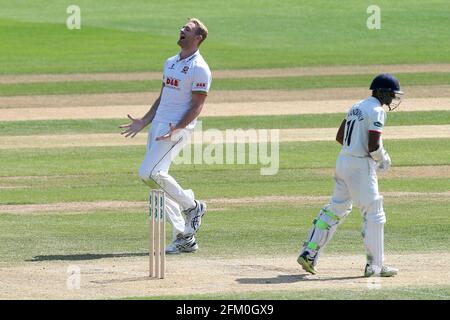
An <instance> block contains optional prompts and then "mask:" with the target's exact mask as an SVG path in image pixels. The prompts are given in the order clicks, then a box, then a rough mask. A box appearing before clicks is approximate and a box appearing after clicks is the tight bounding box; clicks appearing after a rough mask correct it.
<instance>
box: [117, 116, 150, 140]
mask: <svg viewBox="0 0 450 320" xmlns="http://www.w3.org/2000/svg"><path fill="white" fill-rule="evenodd" d="M127 117H128V119H130V120H131V123H129V124H122V125H120V126H119V128H126V129H125V130H123V131H122V132H121V133H120V134H121V135H125V138H128V137H131V138H133V137H134V136H135V135H137V134H138V133H139V131H141V130H142V129H144V127H145V123H144V121H143V120H141V119H135V118H133V117H132V116H130V115H129V114H127Z"/></svg>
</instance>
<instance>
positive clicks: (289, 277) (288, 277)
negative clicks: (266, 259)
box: [236, 274, 364, 284]
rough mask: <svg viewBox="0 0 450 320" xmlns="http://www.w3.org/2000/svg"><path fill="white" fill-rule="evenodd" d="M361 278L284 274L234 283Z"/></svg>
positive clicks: (356, 277)
mask: <svg viewBox="0 0 450 320" xmlns="http://www.w3.org/2000/svg"><path fill="white" fill-rule="evenodd" d="M361 278H364V276H353V277H327V278H312V277H311V276H310V275H306V274H295V275H289V274H286V275H279V276H277V277H274V278H239V279H236V281H237V282H239V283H241V284H280V283H294V282H300V281H331V280H352V279H361Z"/></svg>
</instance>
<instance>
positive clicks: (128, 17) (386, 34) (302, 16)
mask: <svg viewBox="0 0 450 320" xmlns="http://www.w3.org/2000/svg"><path fill="white" fill-rule="evenodd" d="M69 4H72V3H69V2H61V1H57V0H47V1H45V3H41V2H37V3H30V2H29V1H14V2H10V1H4V0H3V1H1V2H0V5H1V7H2V10H1V12H0V38H1V39H2V46H1V48H0V64H1V65H2V68H1V69H0V73H3V74H16V73H79V72H106V71H113V72H114V71H144V70H155V71H157V70H161V67H162V64H163V62H164V60H165V59H167V58H168V57H169V56H171V55H174V54H176V52H177V50H178V47H177V45H176V41H177V36H178V29H179V27H180V26H181V25H182V24H183V23H184V22H185V21H186V17H189V16H197V17H199V18H201V19H202V20H203V21H204V22H205V23H206V24H207V25H208V27H209V31H210V35H209V37H208V39H207V41H206V42H205V43H204V44H203V45H202V52H203V54H204V56H205V57H206V58H207V61H208V62H209V64H210V66H211V67H212V68H213V69H230V68H231V69H241V68H270V67H292V66H305V65H340V64H374V63H384V64H393V63H432V62H450V58H449V57H450V43H449V42H448V41H447V40H448V37H449V31H448V28H447V24H448V14H447V3H446V1H444V0H433V1H432V2H431V3H430V2H427V3H423V2H422V1H419V0H412V1H406V0H403V1H397V2H395V3H392V1H387V0H382V1H378V2H377V5H378V6H379V7H380V9H381V29H380V30H369V29H368V28H367V27H366V20H367V18H368V17H369V14H367V13H366V10H367V7H368V6H369V5H372V4H373V3H372V2H370V1H357V0H351V1H345V2H339V3H330V2H329V1H325V0H321V1H316V2H314V4H311V3H309V2H300V1H295V0H289V1H282V2H280V1H275V0H267V1H264V2H263V3H261V2H260V1H256V0H248V1H237V0H231V1H227V2H226V3H225V2H223V1H218V0H215V1H208V2H206V3H205V2H204V1H191V2H189V4H186V3H185V2H183V1H181V0H176V1H170V2H144V1H139V0H130V1H127V2H123V1H119V0H114V1H110V0H108V1H107V0H100V1H95V2H92V1H88V0H80V1H77V5H79V6H80V8H81V30H68V29H67V28H66V24H65V21H66V19H67V17H68V14H66V8H67V7H68V6H69ZM180 8H183V10H180Z"/></svg>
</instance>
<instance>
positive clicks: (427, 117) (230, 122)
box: [0, 111, 450, 144]
mask: <svg viewBox="0 0 450 320" xmlns="http://www.w3.org/2000/svg"><path fill="white" fill-rule="evenodd" d="M343 117H344V114H343V113H330V114H301V115H271V116H252V117H240V116H233V117H204V118H202V117H200V120H201V121H202V129H203V130H208V129H218V130H226V129H238V128H242V129H289V128H334V127H336V128H338V127H339V125H340V123H341V121H342V119H343ZM127 121H128V119H125V117H124V118H123V119H93V120H34V121H4V122H0V136H24V135H48V134H75V133H76V134H82V133H119V132H120V129H119V128H118V127H119V125H121V124H124V123H127ZM449 123H450V111H415V112H391V113H388V118H387V124H388V125H389V126H409V125H441V124H449ZM141 134H146V131H143V132H142V133H141ZM124 144H125V142H124Z"/></svg>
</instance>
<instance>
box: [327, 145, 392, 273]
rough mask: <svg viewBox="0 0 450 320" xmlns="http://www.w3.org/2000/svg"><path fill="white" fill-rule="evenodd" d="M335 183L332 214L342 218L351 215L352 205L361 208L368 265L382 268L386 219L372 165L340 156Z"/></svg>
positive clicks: (368, 160) (364, 160) (372, 163)
mask: <svg viewBox="0 0 450 320" xmlns="http://www.w3.org/2000/svg"><path fill="white" fill-rule="evenodd" d="M335 181H336V183H335V189H334V193H333V196H332V199H331V202H330V205H331V210H332V211H333V212H334V213H335V214H336V215H338V216H340V217H343V216H345V215H347V214H348V213H349V212H350V210H351V208H352V204H354V205H355V206H357V207H359V208H360V210H361V214H362V216H363V231H362V236H363V238H364V244H365V246H366V250H367V259H368V263H370V264H372V265H374V266H378V267H381V266H382V265H383V263H384V223H385V222H386V216H385V213H384V209H383V197H382V196H381V195H380V194H379V192H378V177H377V173H376V163H375V161H374V160H373V159H372V158H370V157H364V158H358V157H354V156H351V155H347V154H345V153H342V152H341V154H339V156H338V159H337V161H336V172H335Z"/></svg>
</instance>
